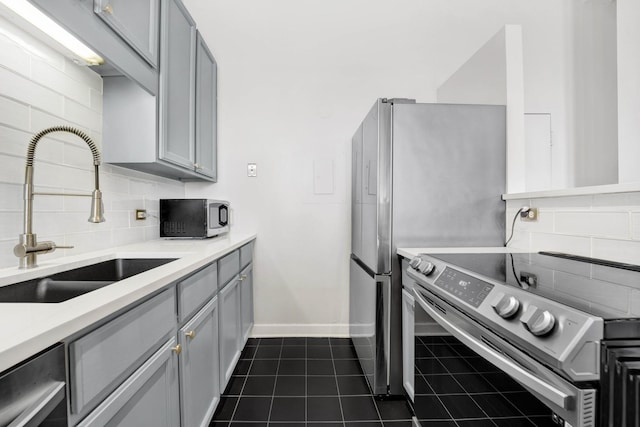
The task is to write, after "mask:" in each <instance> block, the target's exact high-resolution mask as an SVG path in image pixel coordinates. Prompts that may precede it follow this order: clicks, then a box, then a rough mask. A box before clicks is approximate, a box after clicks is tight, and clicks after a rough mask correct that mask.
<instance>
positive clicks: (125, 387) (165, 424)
mask: <svg viewBox="0 0 640 427" xmlns="http://www.w3.org/2000/svg"><path fill="white" fill-rule="evenodd" d="M176 344H177V343H176V339H175V337H171V339H169V340H168V341H167V342H166V343H165V344H164V345H163V346H162V347H161V348H160V349H159V350H158V351H157V352H156V353H154V354H153V355H152V356H151V357H150V358H149V359H148V360H147V361H146V362H145V363H144V364H143V365H142V366H141V367H140V368H139V369H138V370H136V371H135V372H134V374H133V375H131V376H130V377H129V378H128V379H127V380H126V381H125V382H124V383H123V384H122V385H120V386H119V387H118V389H117V390H116V391H115V392H113V393H112V394H111V395H110V396H109V397H108V398H107V399H106V400H104V401H103V402H102V403H101V404H100V405H99V406H98V407H97V408H96V409H95V410H94V411H93V412H91V414H89V416H87V417H86V418H85V419H84V420H82V422H81V423H80V424H78V426H79V427H89V426H91V427H101V426H113V427H115V426H118V427H140V426H154V427H176V426H179V425H180V403H179V402H180V399H179V396H178V369H177V367H178V356H177V354H176V351H175V348H176Z"/></svg>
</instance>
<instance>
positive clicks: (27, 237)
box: [13, 126, 105, 268]
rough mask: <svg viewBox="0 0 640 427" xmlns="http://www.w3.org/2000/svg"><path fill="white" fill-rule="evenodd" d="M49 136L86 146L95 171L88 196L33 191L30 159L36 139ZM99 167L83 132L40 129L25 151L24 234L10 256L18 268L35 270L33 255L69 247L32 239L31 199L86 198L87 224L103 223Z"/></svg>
mask: <svg viewBox="0 0 640 427" xmlns="http://www.w3.org/2000/svg"><path fill="white" fill-rule="evenodd" d="M52 132H69V133H72V134H74V135H76V136H79V137H80V138H82V140H83V141H84V142H86V143H87V145H88V146H89V148H90V149H91V153H92V154H93V166H94V171H95V189H94V190H93V192H92V193H91V194H78V193H36V192H34V191H33V158H34V155H35V152H36V146H37V145H38V141H40V139H41V138H42V137H43V136H45V135H47V134H49V133H52ZM99 166H100V152H99V151H98V147H96V144H95V143H94V142H93V141H92V140H91V138H89V136H88V135H87V134H85V133H84V132H82V131H80V130H78V129H75V128H72V127H70V126H54V127H50V128H47V129H44V130H42V131H40V132H38V133H37V134H35V135H34V136H33V138H31V141H30V142H29V148H28V149H27V167H26V171H25V178H24V233H23V234H21V235H20V236H19V243H18V244H17V245H16V246H15V247H14V248H13V253H14V254H15V255H16V256H17V257H18V258H20V268H33V267H37V266H38V263H37V255H38V254H46V253H49V252H53V251H55V250H56V249H57V248H59V249H70V248H73V246H59V245H56V244H55V243H54V242H50V241H44V242H38V240H37V238H36V235H35V234H34V233H33V229H32V219H33V196H83V197H84V196H86V197H91V214H90V216H89V222H95V223H98V222H104V221H105V219H104V205H103V203H102V192H101V191H100V185H99V184H100V182H99V174H98V168H99Z"/></svg>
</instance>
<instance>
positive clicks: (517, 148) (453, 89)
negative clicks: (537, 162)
mask: <svg viewBox="0 0 640 427" xmlns="http://www.w3.org/2000/svg"><path fill="white" fill-rule="evenodd" d="M522 54H523V52H522V28H521V27H520V26H519V25H506V26H505V27H504V28H502V29H501V30H500V31H498V33H496V35H494V36H493V37H492V38H491V39H490V40H489V41H487V42H486V43H485V44H484V45H483V46H482V47H481V48H480V49H478V50H477V51H476V52H475V53H474V54H473V56H472V57H471V58H469V59H468V60H467V61H466V62H465V63H464V64H462V65H461V66H460V68H458V69H457V70H456V71H455V73H453V74H452V75H451V77H449V78H448V79H447V81H446V82H444V83H443V84H442V85H440V86H439V87H438V102H444V103H458V104H491V105H506V106H507V114H506V120H507V164H506V167H507V189H506V192H508V193H517V192H522V191H525V190H526V177H527V174H526V166H525V132H524V124H525V121H524V75H523V64H522Z"/></svg>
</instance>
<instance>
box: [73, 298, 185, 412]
mask: <svg viewBox="0 0 640 427" xmlns="http://www.w3.org/2000/svg"><path fill="white" fill-rule="evenodd" d="M175 311H176V297H175V288H174V287H171V288H169V289H167V290H165V291H163V292H162V293H160V294H159V295H157V296H155V297H153V298H152V299H150V300H149V301H146V302H144V303H142V304H140V305H139V306H137V307H135V308H133V309H131V310H129V311H127V312H126V313H124V314H122V315H120V316H118V317H116V318H115V319H113V320H111V321H110V322H109V323H107V324H105V325H103V326H101V327H99V328H98V329H96V330H94V331H92V332H90V333H88V334H87V335H85V336H83V337H82V338H79V339H77V340H75V341H73V342H72V343H70V344H69V359H70V360H69V362H70V368H69V370H70V372H69V376H70V388H71V412H72V414H83V413H85V412H86V411H87V410H89V409H91V408H92V407H94V406H95V405H96V404H97V403H98V402H99V401H100V400H102V399H104V398H105V397H106V396H107V395H108V394H109V393H111V392H112V391H113V390H114V389H115V388H116V387H117V386H118V385H119V384H121V383H122V382H123V381H124V380H125V379H126V378H127V377H128V376H129V375H130V374H131V373H132V372H134V371H135V370H136V369H137V368H138V367H139V366H140V365H141V364H142V363H143V362H144V360H145V359H147V358H148V357H149V356H150V355H151V354H152V353H153V352H154V351H156V350H157V349H158V347H160V346H161V345H162V343H163V342H166V341H167V339H168V337H170V336H171V335H172V334H173V333H174V331H175V323H176V313H175ZM73 418H76V417H73Z"/></svg>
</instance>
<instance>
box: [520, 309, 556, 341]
mask: <svg viewBox="0 0 640 427" xmlns="http://www.w3.org/2000/svg"><path fill="white" fill-rule="evenodd" d="M520 321H521V322H522V323H523V324H524V326H525V327H526V328H527V329H528V330H529V332H531V333H532V334H533V335H535V336H537V337H542V336H545V335H547V334H549V333H550V332H551V331H552V330H553V327H554V326H555V325H556V318H555V316H554V315H553V314H551V313H550V312H549V311H548V310H542V309H539V308H538V307H536V306H533V305H530V306H529V307H528V308H527V311H526V312H525V313H524V314H523V315H522V317H521V318H520Z"/></svg>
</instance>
